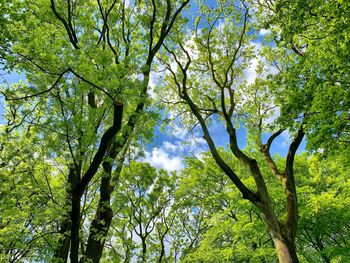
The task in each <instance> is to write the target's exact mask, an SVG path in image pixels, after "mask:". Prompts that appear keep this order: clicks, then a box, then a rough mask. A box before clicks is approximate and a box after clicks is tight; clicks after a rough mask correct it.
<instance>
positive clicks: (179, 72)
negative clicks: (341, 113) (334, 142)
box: [162, 1, 304, 262]
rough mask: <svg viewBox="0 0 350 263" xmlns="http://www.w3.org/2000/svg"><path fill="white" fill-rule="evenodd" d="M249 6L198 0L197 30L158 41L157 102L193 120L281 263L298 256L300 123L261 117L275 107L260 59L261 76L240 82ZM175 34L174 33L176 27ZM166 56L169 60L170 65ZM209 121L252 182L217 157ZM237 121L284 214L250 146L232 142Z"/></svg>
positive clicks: (247, 56)
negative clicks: (280, 149)
mask: <svg viewBox="0 0 350 263" xmlns="http://www.w3.org/2000/svg"><path fill="white" fill-rule="evenodd" d="M251 9H252V7H251V6H250V5H249V4H248V3H246V2H244V1H240V2H239V3H235V2H230V1H217V2H216V8H215V9H210V8H209V7H208V6H206V5H205V4H202V5H201V6H200V8H199V10H200V15H199V19H197V20H196V24H195V26H194V27H195V28H196V31H190V32H189V34H187V35H184V34H181V36H180V37H179V36H176V35H175V36H174V37H173V39H172V42H167V43H165V48H166V50H167V53H168V56H169V57H167V55H164V57H163V58H162V61H163V63H164V65H165V66H166V68H167V70H168V72H169V77H168V78H167V80H166V83H167V87H168V92H167V93H166V94H165V95H164V99H163V100H164V101H169V102H170V103H172V104H176V105H179V106H178V107H177V109H175V110H177V111H179V112H180V113H183V115H182V116H183V119H185V120H186V121H187V123H191V122H192V123H193V121H194V120H195V121H196V122H197V123H198V125H199V127H200V128H201V130H202V132H203V138H204V139H205V140H206V142H207V144H208V146H209V149H210V152H211V154H212V156H213V158H214V160H215V161H216V163H217V164H218V165H219V166H220V168H221V169H222V170H223V171H224V172H225V174H226V175H227V176H228V177H229V178H230V179H231V181H232V182H233V183H234V185H235V186H236V187H237V188H238V189H239V190H240V192H241V194H242V197H243V198H244V199H247V200H249V201H250V202H251V203H252V204H253V205H254V206H256V207H257V208H258V209H259V211H260V212H261V213H262V217H263V218H264V221H265V223H266V225H267V228H268V230H269V232H270V234H271V236H272V239H273V241H274V244H275V246H276V252H277V255H278V257H279V260H280V262H298V257H297V254H296V250H295V237H296V231H297V222H298V206H297V196H296V187H295V178H294V172H293V163H294V156H295V153H296V151H297V149H298V147H299V145H300V143H301V141H302V139H303V137H304V131H303V127H302V124H301V123H300V122H299V123H296V124H295V123H294V127H293V126H289V127H288V126H282V125H281V126H280V127H278V126H276V125H275V126H272V129H271V128H270V125H269V123H268V121H267V120H268V117H269V115H271V112H272V109H273V108H275V107H276V106H275V105H274V98H273V97H272V96H270V94H269V92H268V88H267V85H266V83H265V80H264V70H263V65H261V66H260V67H259V68H258V72H257V73H258V74H260V75H261V76H260V78H258V79H257V80H256V81H255V83H254V84H252V85H248V84H247V83H246V82H244V81H243V80H242V78H243V77H244V74H243V73H244V68H245V67H248V66H249V63H250V60H251V59H252V57H253V45H252V44H251V43H250V42H249V37H250V35H251V34H252V32H251V31H252V30H253V29H252V28H251V26H250V17H251ZM176 34H177V35H180V32H176ZM170 60H174V61H175V62H176V67H177V68H176V69H174V67H172V65H171V63H170ZM174 94H176V98H175V99H173V97H172V96H173V95H174ZM181 105H182V107H181ZM187 116H188V118H186V117H187ZM210 122H215V123H216V124H219V123H220V124H221V125H223V126H222V128H223V129H225V130H226V132H227V138H228V143H229V148H230V150H231V151H232V153H233V154H234V156H235V158H237V159H238V160H239V161H240V162H241V163H242V164H243V165H245V166H246V167H247V169H249V170H250V172H251V175H252V177H253V179H254V182H255V185H254V188H249V187H247V186H246V185H245V184H244V183H243V182H242V180H241V179H240V177H239V176H238V174H237V173H236V171H235V170H234V169H232V167H230V166H229V165H228V164H227V162H225V161H224V160H223V158H222V156H221V155H220V153H219V152H218V149H217V147H216V145H215V142H214V140H213V138H212V135H211V133H210V131H209V125H210ZM240 123H244V124H245V127H247V130H248V132H249V133H250V137H251V140H250V141H251V143H253V144H255V145H257V146H258V149H259V151H260V153H261V154H262V155H263V156H264V157H265V159H266V162H267V163H268V164H269V167H270V169H271V171H272V172H273V174H274V175H275V176H276V178H277V179H278V180H279V181H280V182H281V186H282V188H283V189H284V198H285V216H284V217H279V216H278V215H277V214H276V212H275V211H274V208H273V200H272V199H271V195H270V193H269V189H268V186H267V184H266V179H265V178H264V176H263V174H262V171H261V166H260V165H259V163H258V162H257V160H256V158H255V157H254V155H253V154H252V152H251V153H249V152H247V151H242V150H241V149H240V148H239V147H238V140H237V132H236V131H237V126H239V125H240ZM286 128H295V129H296V130H297V132H296V133H295V136H294V139H293V142H292V143H291V144H290V147H289V152H288V155H287V158H286V162H285V167H284V168H283V170H282V169H281V168H279V167H277V166H276V165H275V162H274V161H273V159H272V157H271V155H270V147H271V144H272V142H273V141H274V139H275V138H276V137H277V136H279V135H280V134H281V133H282V132H283V130H285V129H286ZM271 131H272V132H273V133H272V135H271V136H270V137H269V139H268V140H267V142H266V143H263V142H262V135H263V134H266V133H268V132H271ZM255 149H256V148H255Z"/></svg>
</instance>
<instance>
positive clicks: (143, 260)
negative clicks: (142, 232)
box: [141, 237, 147, 262]
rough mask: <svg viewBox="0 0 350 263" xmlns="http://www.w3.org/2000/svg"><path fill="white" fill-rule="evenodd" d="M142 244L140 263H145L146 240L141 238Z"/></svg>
mask: <svg viewBox="0 0 350 263" xmlns="http://www.w3.org/2000/svg"><path fill="white" fill-rule="evenodd" d="M141 242H142V262H146V259H147V258H146V254H147V244H146V238H143V237H141Z"/></svg>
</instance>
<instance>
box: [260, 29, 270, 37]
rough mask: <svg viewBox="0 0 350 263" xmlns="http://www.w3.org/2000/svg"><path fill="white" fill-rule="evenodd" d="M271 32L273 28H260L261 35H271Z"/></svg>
mask: <svg viewBox="0 0 350 263" xmlns="http://www.w3.org/2000/svg"><path fill="white" fill-rule="evenodd" d="M269 34H271V30H268V29H265V28H262V29H260V30H259V36H266V35H269Z"/></svg>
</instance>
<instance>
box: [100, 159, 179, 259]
mask: <svg viewBox="0 0 350 263" xmlns="http://www.w3.org/2000/svg"><path fill="white" fill-rule="evenodd" d="M175 187H176V173H174V172H172V173H169V172H166V171H164V170H159V171H156V169H155V168H153V167H151V166H150V164H148V163H141V162H135V161H132V162H130V163H128V164H127V165H126V166H125V167H124V168H123V172H122V174H121V178H120V180H119V189H120V190H119V191H118V192H116V193H115V194H114V195H115V198H114V203H113V204H112V206H113V208H114V211H116V212H115V218H117V219H118V220H115V222H114V223H113V225H112V228H113V229H112V231H111V233H110V238H111V240H110V241H111V242H110V246H109V249H108V250H107V253H106V258H107V259H108V260H110V261H111V260H113V261H120V262H122V261H123V262H131V260H135V259H136V258H137V259H138V260H139V261H140V262H150V261H152V262H164V261H165V262H167V261H166V257H167V256H166V255H165V247H166V237H167V235H168V234H169V231H171V229H172V226H173V222H174V218H175V217H176V208H175V207H176V206H174V192H175ZM116 238H117V240H116Z"/></svg>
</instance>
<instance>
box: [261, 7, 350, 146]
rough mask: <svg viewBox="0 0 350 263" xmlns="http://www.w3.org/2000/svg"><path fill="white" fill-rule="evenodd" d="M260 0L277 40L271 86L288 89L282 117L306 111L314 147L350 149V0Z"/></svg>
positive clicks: (263, 22) (263, 18)
mask: <svg viewBox="0 0 350 263" xmlns="http://www.w3.org/2000/svg"><path fill="white" fill-rule="evenodd" d="M258 2H259V3H260V9H259V11H260V20H259V24H260V26H262V27H265V28H266V29H271V34H270V35H269V36H268V39H269V41H273V42H274V43H276V44H277V46H274V47H273V51H272V52H270V54H269V55H268V59H269V60H270V61H273V63H274V64H275V65H276V66H277V67H278V70H279V74H278V75H277V76H276V78H275V85H274V86H272V85H271V86H272V87H271V90H272V91H273V90H279V89H281V90H279V92H283V94H281V93H280V96H279V100H281V115H282V116H281V120H282V119H283V121H284V122H288V120H289V121H290V119H291V118H290V116H291V115H293V116H294V118H297V117H299V116H303V118H304V122H305V123H306V124H307V125H306V126H305V131H306V132H307V144H308V148H309V149H310V150H317V149H320V148H322V149H323V150H325V153H329V152H331V151H333V150H335V151H336V150H337V148H341V149H343V151H347V149H348V144H349V112H348V109H349V107H350V105H349V96H350V95H349V81H348V79H349V77H348V74H347V70H346V68H347V63H348V62H347V61H348V57H349V49H348V48H347V47H348V46H349V38H348V37H347V35H348V33H347V32H348V31H349V25H350V23H349V16H348V14H349V12H350V4H349V2H348V1H258ZM278 50H279V51H278ZM276 54H278V55H277V56H276ZM287 87H288V88H287Z"/></svg>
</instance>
